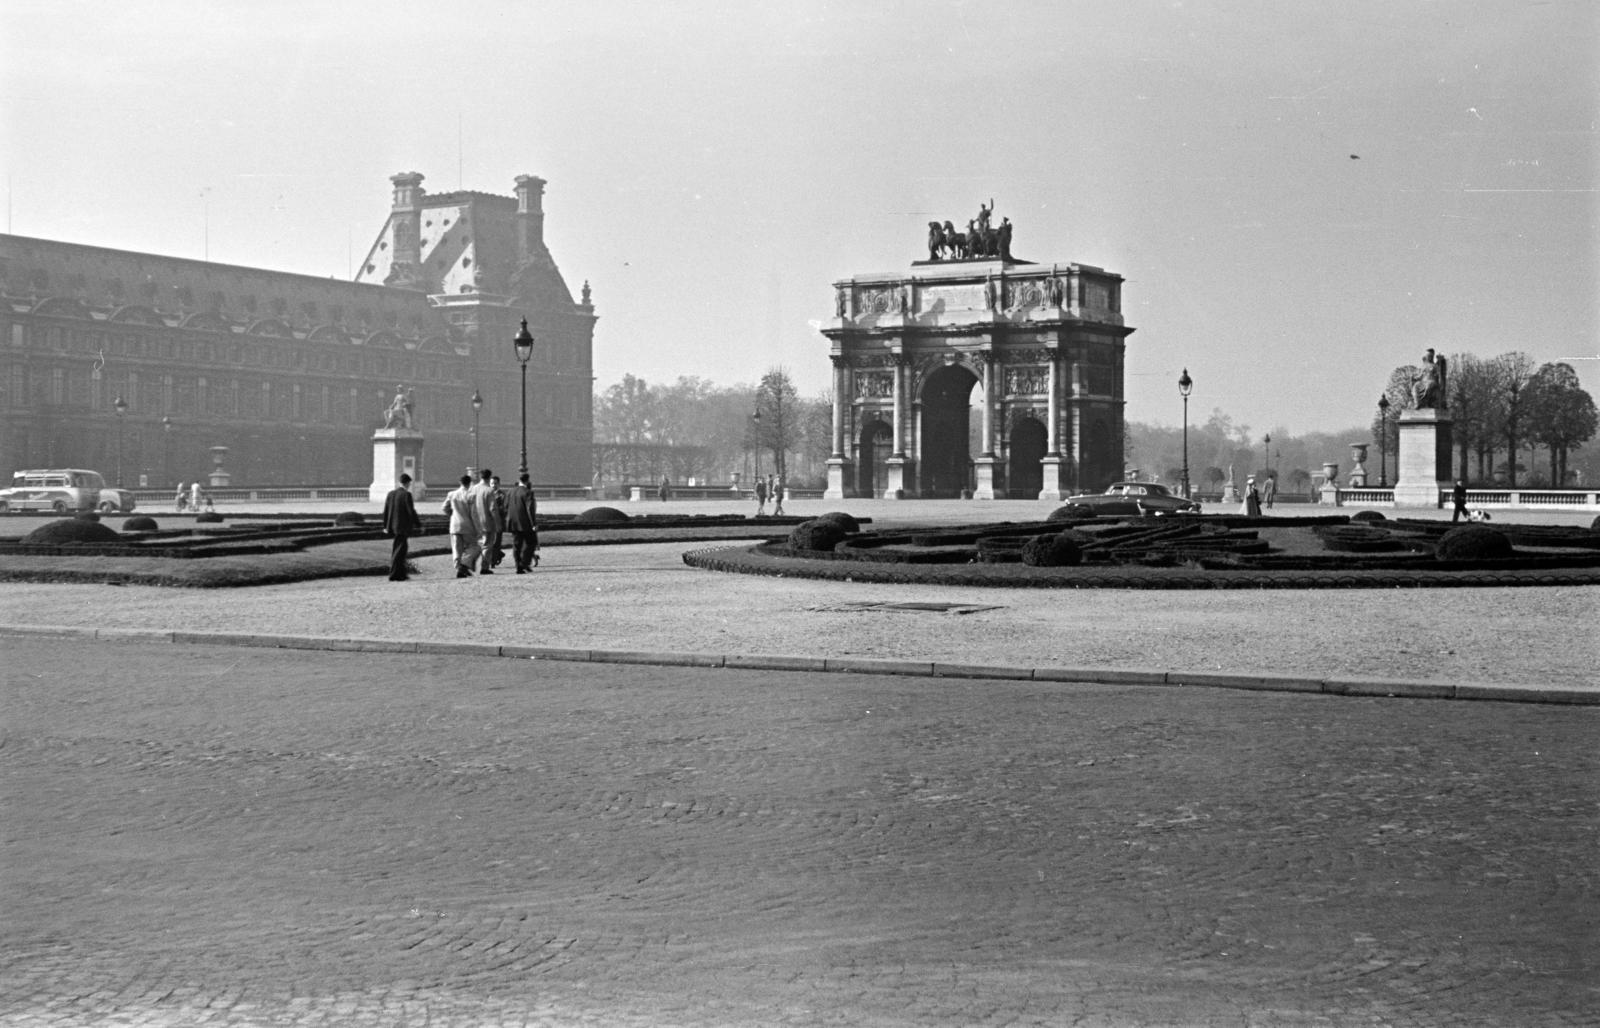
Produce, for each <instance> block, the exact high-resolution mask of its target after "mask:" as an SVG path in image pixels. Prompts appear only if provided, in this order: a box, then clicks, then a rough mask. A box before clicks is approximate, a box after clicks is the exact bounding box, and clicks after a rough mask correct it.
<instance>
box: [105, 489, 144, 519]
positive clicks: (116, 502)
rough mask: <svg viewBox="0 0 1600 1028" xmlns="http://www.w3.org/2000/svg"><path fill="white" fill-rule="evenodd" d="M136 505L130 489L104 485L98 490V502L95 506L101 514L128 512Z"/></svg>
mask: <svg viewBox="0 0 1600 1028" xmlns="http://www.w3.org/2000/svg"><path fill="white" fill-rule="evenodd" d="M136 506H138V504H136V503H135V502H134V499H133V490H132V489H119V488H117V487H116V486H109V485H108V486H104V487H103V488H101V490H100V503H99V505H98V506H97V507H96V508H95V509H96V510H98V511H100V513H102V514H128V513H131V512H132V511H133V508H134V507H136Z"/></svg>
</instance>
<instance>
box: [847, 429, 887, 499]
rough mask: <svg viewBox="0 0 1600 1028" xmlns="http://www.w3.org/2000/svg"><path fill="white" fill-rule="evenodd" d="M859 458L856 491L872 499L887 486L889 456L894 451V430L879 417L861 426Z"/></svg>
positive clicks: (877, 496)
mask: <svg viewBox="0 0 1600 1028" xmlns="http://www.w3.org/2000/svg"><path fill="white" fill-rule="evenodd" d="M860 453H861V460H860V462H859V463H858V464H857V465H856V477H857V482H856V493H857V495H859V496H869V497H872V498H874V499H876V498H880V497H882V496H883V494H884V492H885V490H887V489H888V488H889V457H890V456H891V455H892V454H893V453H894V432H893V431H891V430H890V428H889V425H888V424H887V423H886V422H885V421H883V420H882V419H880V418H873V419H872V420H871V421H869V422H867V423H866V424H865V425H863V426H862V427H861V448H860Z"/></svg>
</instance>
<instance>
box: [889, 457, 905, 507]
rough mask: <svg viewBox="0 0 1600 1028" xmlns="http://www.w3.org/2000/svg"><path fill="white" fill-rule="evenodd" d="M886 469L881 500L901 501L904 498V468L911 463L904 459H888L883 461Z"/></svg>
mask: <svg viewBox="0 0 1600 1028" xmlns="http://www.w3.org/2000/svg"><path fill="white" fill-rule="evenodd" d="M883 463H884V466H885V467H886V468H887V469H888V476H887V478H888V481H886V482H885V483H884V486H883V499H885V500H903V499H905V498H906V468H907V465H909V464H910V463H911V461H909V460H907V459H906V458H905V457H890V458H889V459H888V460H886V461H884V462H883Z"/></svg>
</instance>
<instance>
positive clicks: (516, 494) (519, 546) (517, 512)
mask: <svg viewBox="0 0 1600 1028" xmlns="http://www.w3.org/2000/svg"><path fill="white" fill-rule="evenodd" d="M506 527H507V528H509V529H510V530H511V557H512V559H513V560H514V561H516V564H517V574H519V575H525V574H527V573H528V569H529V568H531V567H533V565H535V564H537V563H539V501H538V500H537V499H535V498H534V495H533V488H532V487H531V486H529V485H528V476H527V474H526V473H523V474H522V475H519V476H518V477H517V484H516V485H514V486H512V487H511V495H510V496H508V497H507V498H506Z"/></svg>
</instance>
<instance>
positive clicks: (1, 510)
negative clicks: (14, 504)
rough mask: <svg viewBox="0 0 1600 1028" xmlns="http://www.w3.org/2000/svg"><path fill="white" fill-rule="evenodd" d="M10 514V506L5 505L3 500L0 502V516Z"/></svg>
mask: <svg viewBox="0 0 1600 1028" xmlns="http://www.w3.org/2000/svg"><path fill="white" fill-rule="evenodd" d="M10 513H11V504H9V503H7V502H6V501H4V500H0V514H10Z"/></svg>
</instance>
